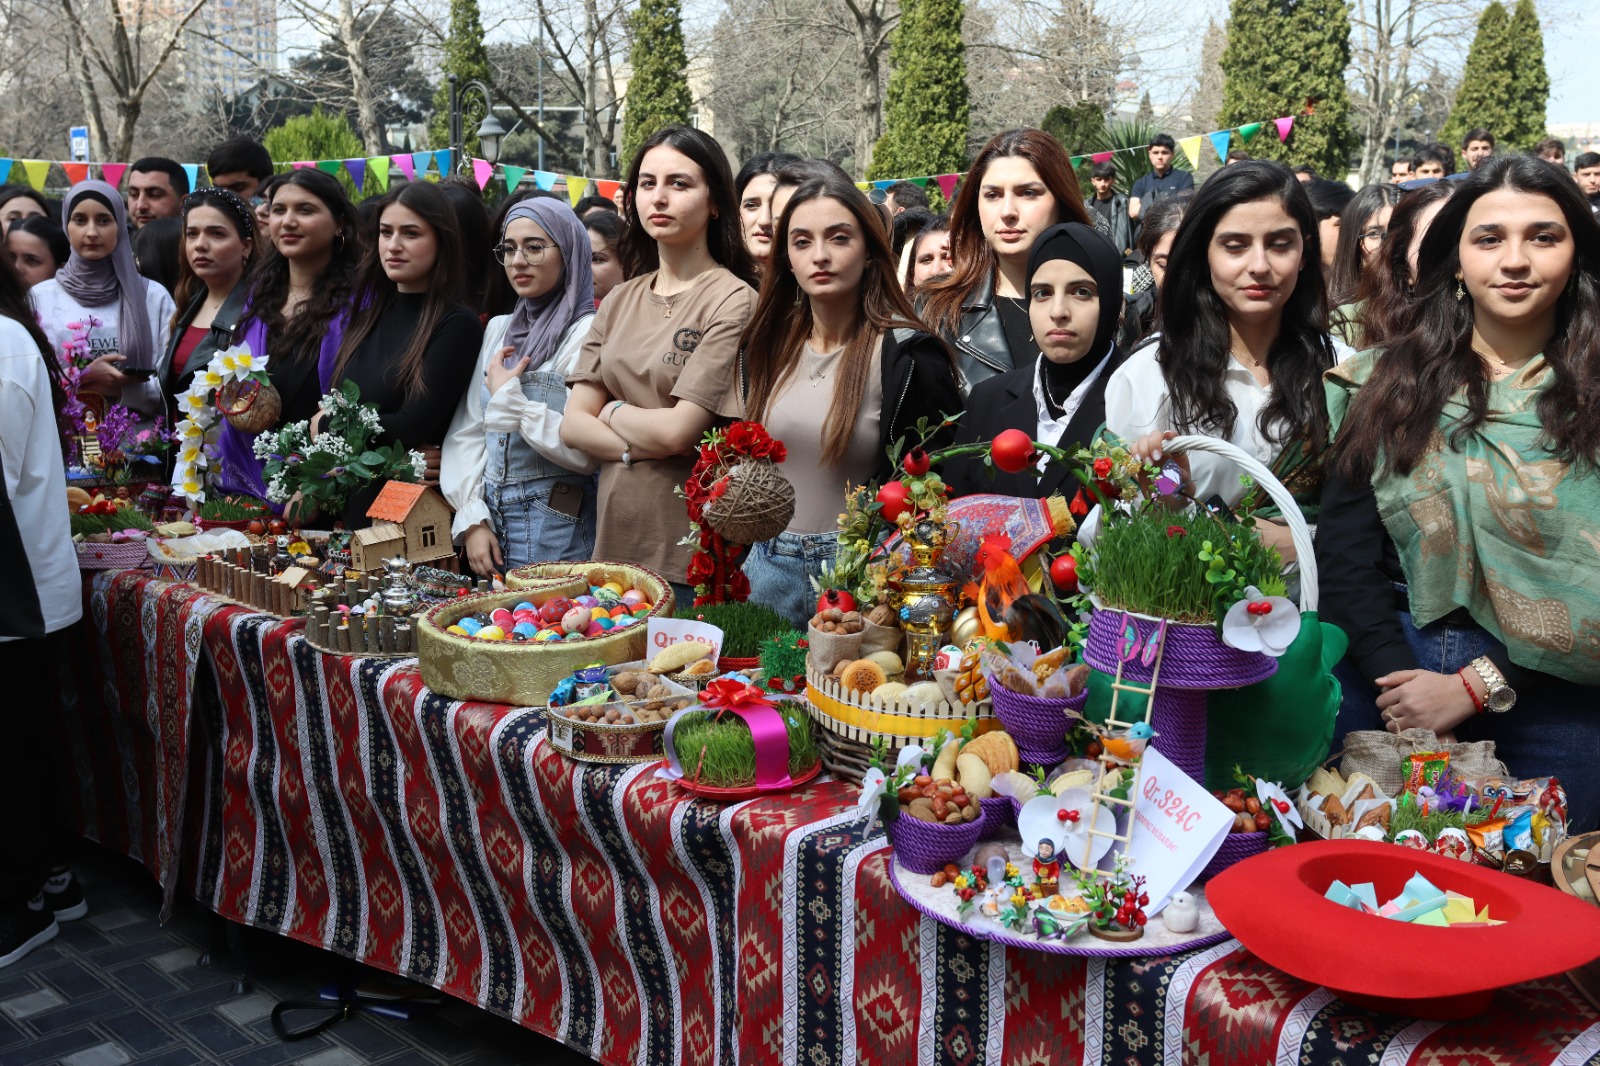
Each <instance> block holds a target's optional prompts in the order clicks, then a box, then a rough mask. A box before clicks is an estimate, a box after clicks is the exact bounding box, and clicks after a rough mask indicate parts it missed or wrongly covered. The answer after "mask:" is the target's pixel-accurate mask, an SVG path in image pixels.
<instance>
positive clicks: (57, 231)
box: [6, 215, 72, 270]
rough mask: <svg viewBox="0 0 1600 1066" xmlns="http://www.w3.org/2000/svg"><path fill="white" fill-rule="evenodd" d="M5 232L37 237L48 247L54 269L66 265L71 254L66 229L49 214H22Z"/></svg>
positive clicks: (70, 245)
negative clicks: (53, 261)
mask: <svg viewBox="0 0 1600 1066" xmlns="http://www.w3.org/2000/svg"><path fill="white" fill-rule="evenodd" d="M6 233H7V234H8V235H9V234H12V233H26V234H27V235H28V236H30V237H37V238H39V239H40V240H41V241H43V242H44V244H45V247H46V248H48V249H50V258H51V259H54V260H55V261H56V269H57V270H60V269H61V268H62V267H64V266H66V265H67V257H68V256H70V255H72V244H71V243H70V242H69V241H68V240H67V231H66V230H64V229H62V228H61V223H59V222H57V221H56V220H55V219H53V218H51V217H50V216H49V215H23V216H22V217H21V218H19V219H15V220H13V221H12V223H11V225H9V226H7V227H6Z"/></svg>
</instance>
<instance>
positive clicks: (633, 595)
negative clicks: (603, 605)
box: [622, 589, 644, 604]
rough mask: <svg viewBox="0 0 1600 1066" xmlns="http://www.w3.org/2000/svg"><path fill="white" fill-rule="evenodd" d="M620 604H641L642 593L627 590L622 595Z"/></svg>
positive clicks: (635, 590) (636, 590)
mask: <svg viewBox="0 0 1600 1066" xmlns="http://www.w3.org/2000/svg"><path fill="white" fill-rule="evenodd" d="M622 602H623V603H629V604H633V603H643V602H644V593H642V592H640V591H639V590H638V589H629V590H628V591H627V592H624V593H623V594H622Z"/></svg>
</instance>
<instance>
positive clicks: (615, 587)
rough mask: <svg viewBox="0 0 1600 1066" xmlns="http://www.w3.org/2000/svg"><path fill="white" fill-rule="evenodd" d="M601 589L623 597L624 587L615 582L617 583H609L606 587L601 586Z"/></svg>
mask: <svg viewBox="0 0 1600 1066" xmlns="http://www.w3.org/2000/svg"><path fill="white" fill-rule="evenodd" d="M600 587H601V588H603V589H610V590H611V591H612V592H614V593H616V594H617V595H618V596H620V595H622V586H621V585H620V584H619V583H617V582H615V581H607V582H606V583H605V584H604V585H601V586H600Z"/></svg>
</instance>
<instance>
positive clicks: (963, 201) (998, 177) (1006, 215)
mask: <svg viewBox="0 0 1600 1066" xmlns="http://www.w3.org/2000/svg"><path fill="white" fill-rule="evenodd" d="M1058 222H1082V223H1084V224H1085V225H1088V224H1089V215H1088V212H1087V210H1086V209H1085V208H1084V206H1083V190H1082V189H1081V188H1080V187H1079V185H1078V177H1077V175H1076V174H1075V173H1074V172H1073V169H1072V160H1071V159H1070V158H1069V157H1068V156H1067V153H1066V150H1065V149H1063V148H1062V147H1061V145H1059V144H1057V143H1056V140H1055V138H1054V137H1051V136H1050V135H1049V134H1048V133H1045V132H1044V131H1042V130H1036V129H1016V130H1006V131H1004V132H1002V133H997V134H995V135H994V137H992V138H990V140H989V143H988V144H986V145H984V146H983V148H982V149H981V150H980V151H979V152H978V155H977V158H975V159H974V160H973V161H972V167H971V168H970V169H969V170H968V172H967V176H966V178H964V179H963V180H962V182H961V188H960V191H958V192H957V193H956V200H955V204H954V205H953V206H952V207H951V208H950V259H951V263H952V264H953V269H952V270H951V272H950V273H949V274H946V275H944V276H943V277H940V278H935V279H933V280H931V281H929V282H928V283H927V284H926V285H925V286H924V287H923V288H922V289H921V290H919V292H918V296H919V306H920V307H921V309H922V313H923V318H924V319H926V320H927V322H928V323H929V324H930V325H931V326H933V328H934V329H935V330H936V331H937V332H938V334H939V335H940V336H941V337H943V338H944V340H945V341H946V343H948V344H949V345H950V346H951V347H953V348H954V349H955V351H956V360H957V364H958V366H959V368H960V371H961V375H962V383H961V386H962V391H963V392H965V391H967V390H969V389H971V388H972V386H974V385H976V384H977V383H978V382H980V381H983V380H985V379H986V378H992V377H994V376H996V375H997V374H1004V373H1005V372H1006V371H1008V370H1011V369H1013V368H1015V367H1018V366H1022V365H1024V364H1026V363H1031V362H1032V361H1033V358H1034V356H1036V355H1038V354H1039V348H1038V345H1037V344H1035V342H1034V338H1033V329H1032V327H1031V326H1030V325H1029V322H1028V301H1027V292H1026V285H1027V276H1028V253H1029V251H1030V250H1031V249H1032V248H1033V242H1034V241H1035V240H1037V239H1038V237H1039V234H1041V233H1043V232H1044V231H1045V230H1047V229H1049V228H1050V227H1051V226H1054V225H1056V224H1057V223H1058Z"/></svg>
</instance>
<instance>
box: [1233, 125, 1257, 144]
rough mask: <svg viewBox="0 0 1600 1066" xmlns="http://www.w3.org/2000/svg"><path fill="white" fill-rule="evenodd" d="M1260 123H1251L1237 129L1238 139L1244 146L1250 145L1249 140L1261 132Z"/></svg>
mask: <svg viewBox="0 0 1600 1066" xmlns="http://www.w3.org/2000/svg"><path fill="white" fill-rule="evenodd" d="M1261 126H1262V124H1261V123H1260V122H1251V123H1247V124H1246V125H1243V126H1240V127H1239V138H1240V140H1241V141H1243V142H1244V143H1245V144H1249V143H1250V138H1252V137H1254V136H1255V135H1256V134H1258V133H1260V132H1261Z"/></svg>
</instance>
